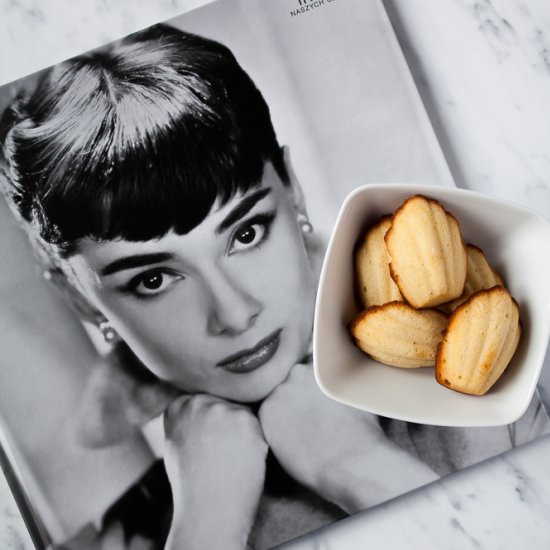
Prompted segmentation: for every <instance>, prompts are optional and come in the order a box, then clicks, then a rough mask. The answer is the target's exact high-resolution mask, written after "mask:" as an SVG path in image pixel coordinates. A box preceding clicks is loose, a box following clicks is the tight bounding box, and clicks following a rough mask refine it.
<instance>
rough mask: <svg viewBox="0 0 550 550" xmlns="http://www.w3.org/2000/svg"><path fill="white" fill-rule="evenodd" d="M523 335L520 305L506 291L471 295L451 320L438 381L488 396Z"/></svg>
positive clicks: (442, 347) (499, 289)
mask: <svg viewBox="0 0 550 550" xmlns="http://www.w3.org/2000/svg"><path fill="white" fill-rule="evenodd" d="M520 333H521V327H520V323H519V310H518V305H517V303H516V301H515V300H514V299H513V298H512V296H510V293H509V292H508V291H507V290H506V289H505V288H503V287H501V286H495V287H493V288H491V289H488V290H480V291H478V292H476V293H474V294H472V296H470V298H468V300H466V302H464V303H463V304H462V305H460V306H458V308H457V309H456V310H455V312H454V313H453V314H452V315H451V317H450V318H449V324H448V326H447V329H446V330H445V333H444V336H443V340H442V341H441V344H440V346H439V350H438V352H437V359H436V364H435V378H436V380H437V382H439V384H441V385H443V386H445V387H447V388H450V389H452V390H456V391H459V392H462V393H468V394H472V395H483V394H485V393H486V392H487V391H488V390H489V389H490V388H491V386H492V385H493V384H494V383H495V382H496V381H497V380H498V378H499V377H500V375H501V374H502V373H503V372H504V369H505V368H506V367H507V366H508V363H509V362H510V360H511V359H512V355H513V354H514V352H515V350H516V348H517V345H518V342H519V337H520Z"/></svg>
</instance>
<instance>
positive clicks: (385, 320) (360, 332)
mask: <svg viewBox="0 0 550 550" xmlns="http://www.w3.org/2000/svg"><path fill="white" fill-rule="evenodd" d="M446 324H447V316H446V315H445V314H443V313H441V312H440V311H436V310H431V309H424V310H417V309H414V308H412V307H411V306H410V305H408V304H406V303H405V302H399V301H395V302H390V303H388V304H384V305H382V306H372V307H370V308H368V309H366V310H365V311H363V312H362V313H360V314H359V315H358V316H357V317H356V318H355V319H354V320H353V321H352V323H351V326H350V330H351V333H352V335H353V336H354V338H355V339H356V343H357V345H358V347H359V348H360V349H362V350H363V351H364V352H366V353H368V354H369V355H370V356H371V357H372V358H373V359H376V360H377V361H380V362H381V363H385V364H386V365H392V366H394V367H404V368H415V367H428V366H433V365H434V363H435V356H436V353H437V346H438V344H439V342H440V341H441V338H442V331H443V330H444V329H445V326H446Z"/></svg>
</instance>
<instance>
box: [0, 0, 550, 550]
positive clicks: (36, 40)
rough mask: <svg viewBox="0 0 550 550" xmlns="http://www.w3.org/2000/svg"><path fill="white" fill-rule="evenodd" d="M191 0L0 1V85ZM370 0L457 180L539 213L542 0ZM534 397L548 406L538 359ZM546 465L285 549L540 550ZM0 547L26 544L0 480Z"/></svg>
mask: <svg viewBox="0 0 550 550" xmlns="http://www.w3.org/2000/svg"><path fill="white" fill-rule="evenodd" d="M199 3H201V2H200V0H192V1H189V0H187V1H185V0H155V2H150V1H148V0H89V1H85V0H46V1H43V2H38V1H37V0H0V13H2V18H1V22H0V51H2V52H3V53H2V55H1V56H0V84H3V83H6V82H9V81H12V80H15V79H16V78H19V77H21V76H24V75H26V74H28V73H30V72H33V71H35V70H38V69H41V68H43V67H46V66H49V65H51V64H52V63H55V62H57V61H60V60H62V59H65V58H67V57H70V56H72V55H75V54H77V53H80V52H81V51H83V50H87V49H90V48H92V47H95V46H98V45H100V44H103V43H105V42H108V41H110V40H113V39H115V38H118V37H121V36H123V35H126V34H128V33H130V32H132V31H135V30H137V29H139V28H142V27H145V26H148V25H150V24H152V23H154V22H157V21H162V20H165V19H167V18H169V17H173V16H175V15H177V14H178V13H181V12H182V11H184V10H186V9H189V8H190V7H192V6H193V5H194V4H199ZM384 3H385V6H386V8H387V10H388V14H389V16H390V19H391V21H392V24H393V25H394V28H395V30H396V33H397V36H398V39H399V41H400V44H401V46H402V48H403V51H404V53H405V56H406V58H407V61H408V63H409V66H410V68H411V72H412V73H413V77H414V79H415V81H416V84H417V86H418V89H419V91H420V94H421V96H422V99H423V101H424V104H425V106H426V109H427V111H428V114H429V116H430V120H431V122H432V125H433V127H434V129H435V131H436V134H437V137H438V139H439V141H440V143H441V145H442V148H443V152H444V154H445V157H446V159H447V162H448V164H449V167H450V169H451V172H452V174H453V177H454V179H455V182H456V183H457V185H458V186H459V187H464V188H468V189H473V190H476V191H480V192H483V193H487V194H489V195H492V196H496V197H500V198H504V199H508V200H512V201H515V202H517V203H519V204H522V205H524V206H527V207H530V208H532V209H534V210H537V211H538V212H540V213H541V214H542V215H544V216H545V217H546V218H548V219H550V147H549V145H550V117H548V116H545V113H548V98H550V3H548V2H546V0H520V1H516V0H440V1H439V2H432V1H430V0H385V2H384ZM107 15H108V16H107ZM6 52H8V54H7V55H6ZM540 391H541V394H542V395H543V398H544V399H546V400H548V396H550V358H549V354H547V358H546V362H545V365H544V368H543V372H542V377H541V383H540ZM547 405H550V403H547ZM548 464H550V436H546V437H543V438H541V439H539V440H537V441H534V442H531V443H529V444H527V445H525V446H523V447H520V448H517V449H514V450H512V451H510V452H509V453H506V454H504V455H501V456H499V457H496V458H494V459H491V460H489V461H486V462H484V463H481V464H478V465H476V466H474V467H472V468H468V469H467V470H463V471H461V472H459V473H458V474H454V475H452V476H448V477H447V478H445V479H443V480H442V481H440V482H437V483H435V484H433V485H431V486H429V487H427V488H423V489H420V490H417V491H415V492H413V493H410V494H408V495H406V496H404V497H402V498H400V499H398V500H394V501H390V502H388V503H385V504H383V505H381V506H378V507H375V508H373V509H370V510H368V511H366V512H364V513H362V514H359V515H357V516H354V517H352V518H349V519H348V520H345V521H344V522H342V523H341V524H338V526H337V528H332V529H330V530H325V531H321V532H320V533H319V535H318V536H317V537H316V538H315V539H314V540H313V539H311V540H309V541H308V542H305V541H298V542H296V543H293V545H289V546H288V547H289V548H290V547H292V548H327V549H328V548H358V547H361V548H364V547H367V543H368V547H377V548H381V547H383V548H394V547H395V548H397V547H400V548H403V547H407V548H416V547H418V548H446V549H448V548H461V549H466V548H476V549H477V548H519V547H525V548H529V549H530V550H536V549H542V548H548V547H549V544H550V522H548V520H547V518H548V517H550V474H549V472H548ZM0 547H1V548H5V549H15V548H17V549H26V548H32V542H31V539H30V537H29V535H28V534H27V532H26V530H25V528H24V523H23V521H22V519H21V516H20V514H19V512H18V510H17V507H16V505H15V502H14V500H13V497H12V496H11V494H10V492H9V489H8V486H7V484H6V480H5V478H4V477H3V476H2V475H1V474H0Z"/></svg>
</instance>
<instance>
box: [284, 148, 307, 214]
mask: <svg viewBox="0 0 550 550" xmlns="http://www.w3.org/2000/svg"><path fill="white" fill-rule="evenodd" d="M281 149H282V152H283V161H284V163H285V168H286V172H287V174H288V179H289V184H288V187H287V192H288V193H289V195H290V200H291V201H292V204H293V206H294V208H295V210H296V213H297V214H301V215H303V216H305V217H307V209H306V201H305V197H304V192H303V190H302V187H301V185H300V182H299V181H298V177H297V176H296V172H294V167H293V166H292V161H291V159H290V149H289V148H288V145H283V146H282V147H281Z"/></svg>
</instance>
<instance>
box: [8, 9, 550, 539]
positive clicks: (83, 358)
mask: <svg viewBox="0 0 550 550" xmlns="http://www.w3.org/2000/svg"><path fill="white" fill-rule="evenodd" d="M0 110H1V111H2V112H3V115H2V119H1V122H0V137H1V140H2V150H3V159H2V190H3V196H4V199H3V200H2V202H1V203H0V207H1V209H2V212H1V214H0V224H1V227H2V237H1V239H0V247H2V253H3V257H5V258H9V261H8V262H4V263H3V265H2V266H1V267H0V280H1V292H2V308H1V309H0V311H1V319H2V331H0V335H1V338H2V347H1V349H2V367H1V369H0V422H1V424H0V425H1V429H2V433H3V437H4V438H3V441H5V446H6V447H7V449H8V450H9V452H7V453H4V454H5V457H6V458H4V462H6V461H9V462H10V467H11V468H12V469H13V470H14V471H15V472H16V473H17V477H18V483H19V491H18V492H20V494H21V495H22V497H23V498H24V499H25V501H28V503H30V506H27V507H26V508H25V510H28V512H27V513H28V514H30V515H32V518H29V521H34V522H35V523H36V524H37V525H39V526H40V529H37V531H39V532H45V533H46V536H45V537H44V539H45V541H44V546H46V545H47V544H50V545H51V546H52V547H54V548H67V549H70V548H78V549H82V548H120V547H124V546H125V545H127V546H128V547H133V546H132V545H139V544H142V545H149V546H147V547H151V548H164V547H166V548H180V547H189V548H195V547H197V548H257V549H260V548H269V547H273V546H275V545H277V544H280V543H283V542H285V541H288V540H291V539H293V538H295V537H298V536H301V535H304V534H305V533H308V532H310V531H313V530H315V529H317V528H319V527H322V526H324V525H327V524H329V523H332V522H335V521H338V520H339V519H342V518H345V517H346V516H349V515H350V514H354V513H356V512H358V511H360V510H363V509H365V508H368V507H370V506H373V505H375V504H378V503H380V502H383V501H385V500H388V499H390V498H394V497H396V496H398V495H400V494H403V493H405V492H407V491H410V490H412V489H415V488H417V487H419V486H422V485H424V484H426V483H429V482H431V481H434V480H436V479H438V478H440V477H441V476H444V475H447V474H449V473H452V472H454V471H457V470H460V469H462V468H464V467H466V466H469V465H471V464H474V463H476V462H478V461H480V460H483V459H485V458H488V457H490V456H494V455H496V454H498V453H501V452H503V451H505V450H507V449H509V448H511V447H513V446H515V445H518V444H521V443H523V442H525V441H528V440H529V439H533V438H536V437H537V436H539V435H541V434H543V433H547V432H548V431H550V429H549V423H548V420H547V418H546V415H545V414H544V410H543V408H542V407H541V406H540V401H539V399H538V396H535V398H534V399H533V402H532V404H531V406H530V407H529V409H528V411H527V412H526V413H525V415H524V416H523V417H522V418H521V419H520V420H519V421H518V422H516V423H515V424H513V425H511V426H503V427H497V428H477V429H473V428H472V429H466V428H445V427H436V426H424V425H418V424H410V423H406V422H402V421H397V420H393V419H389V418H382V417H376V416H374V415H371V414H368V413H364V412H361V411H358V410H355V409H352V408H351V407H346V406H343V405H340V404H338V403H336V402H334V401H332V400H331V399H329V398H328V397H326V396H325V395H324V394H323V393H322V392H321V390H320V389H319V388H318V387H317V385H316V383H315V379H314V376H313V369H312V359H311V334H312V322H313V309H314V304H315V293H316V288H317V277H318V273H319V269H320V266H321V263H322V259H323V254H324V251H325V247H326V244H327V240H328V238H329V236H330V234H331V230H332V227H333V225H334V221H335V219H336V216H337V213H338V210H339V207H340V205H341V204H342V201H343V200H344V198H345V197H346V195H347V194H348V193H349V192H350V191H352V190H353V189H354V188H356V187H358V186H360V185H363V184H366V183H391V182H405V183H407V182H410V183H413V182H421V183H426V184H432V185H444V186H452V185H453V181H452V178H451V175H450V172H449V170H448V167H447V165H446V163H445V160H444V157H443V155H442V153H441V150H440V148H439V146H438V144H437V141H436V138H435V135H434V133H433V131H432V129H431V127H430V124H429V121H428V117H427V116H426V113H425V112H424V110H423V107H422V103H421V101H420V98H419V96H418V94H417V92H416V90H415V88H414V84H413V80H412V78H411V76H410V74H409V71H408V68H407V65H406V63H405V61H404V59H403V56H402V54H401V51H400V50H399V47H398V44H397V41H396V39H395V36H394V35H393V32H392V29H391V26H390V24H389V22H388V19H387V17H386V14H385V12H384V10H383V7H382V5H381V3H380V2H377V1H372V2H363V1H362V0H331V1H329V0H316V1H315V2H313V1H311V2H310V1H306V0H285V1H283V2H254V1H253V0H219V1H216V2H211V3H208V4H206V5H204V6H202V7H200V8H198V9H195V10H193V11H190V12H188V13H185V14H182V15H181V16H180V17H177V18H175V19H172V20H170V21H168V22H166V23H165V24H161V25H156V26H154V27H151V28H149V29H145V30H144V31H141V32H139V33H136V34H134V35H131V36H129V37H127V38H125V39H122V40H120V41H117V42H115V43H113V44H110V45H107V46H105V47H104V48H99V49H98V50H94V51H92V52H88V53H86V54H83V55H81V56H78V57H77V58H74V59H72V60H69V61H67V62H64V63H60V64H59V65H56V66H54V67H52V68H51V69H47V70H45V71H41V72H40V73H38V74H34V75H31V76H29V77H28V78H24V79H21V80H20V81H17V82H14V83H12V84H10V85H7V86H4V87H3V88H1V89H0ZM335 442H336V443H335ZM10 471H11V470H10Z"/></svg>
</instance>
